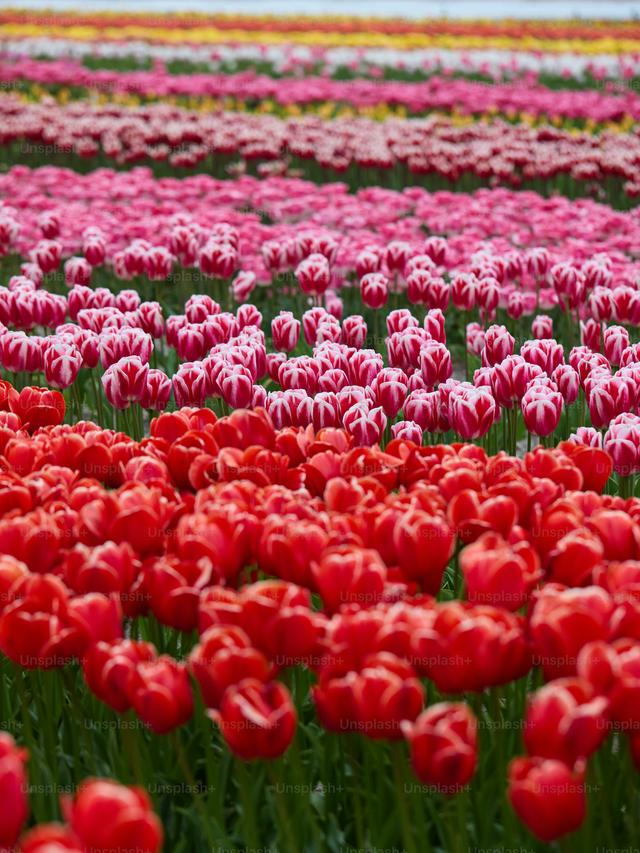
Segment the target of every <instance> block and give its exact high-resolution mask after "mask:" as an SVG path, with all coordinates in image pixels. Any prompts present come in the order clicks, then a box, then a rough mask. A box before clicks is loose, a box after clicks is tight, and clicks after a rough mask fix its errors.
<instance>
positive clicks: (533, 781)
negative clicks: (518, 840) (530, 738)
mask: <svg viewBox="0 0 640 853" xmlns="http://www.w3.org/2000/svg"><path fill="white" fill-rule="evenodd" d="M584 776H585V771H584V767H583V766H582V765H578V766H577V768H576V769H575V770H572V769H571V768H570V767H567V765H566V764H564V763H563V762H562V761H557V760H554V759H546V758H515V759H514V760H513V761H512V762H511V764H510V765H509V800H510V802H511V805H512V806H513V808H514V810H515V811H516V813H517V815H518V817H519V818H520V819H521V820H522V822H523V823H524V824H525V825H526V826H527V827H528V828H529V829H530V830H531V832H533V834H534V835H536V836H537V837H538V838H539V839H541V841H545V842H547V843H549V842H551V841H555V840H556V839H557V838H560V837H562V836H563V835H567V834H568V833H570V832H574V831H575V830H576V829H578V827H579V826H580V825H581V824H582V821H583V820H584V816H585V812H586V798H585V791H584Z"/></svg>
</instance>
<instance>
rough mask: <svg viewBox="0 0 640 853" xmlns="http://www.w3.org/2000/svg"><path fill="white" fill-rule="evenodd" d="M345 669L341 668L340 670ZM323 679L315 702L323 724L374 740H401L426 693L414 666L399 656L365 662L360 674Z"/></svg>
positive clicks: (326, 674) (382, 656)
mask: <svg viewBox="0 0 640 853" xmlns="http://www.w3.org/2000/svg"><path fill="white" fill-rule="evenodd" d="M340 668H341V667H340V666H339V665H338V667H337V669H338V670H339V669H340ZM332 674H333V673H332V669H331V668H329V670H328V671H327V672H326V673H325V674H324V675H322V677H321V681H320V685H319V687H317V688H315V690H314V694H313V696H314V701H315V703H316V707H317V709H318V716H319V717H320V720H321V722H322V724H323V725H324V726H325V727H326V728H328V729H329V730H331V731H337V732H341V733H344V732H346V731H356V732H359V733H360V734H363V735H365V736H366V737H368V738H371V739H372V740H382V739H384V740H387V739H397V738H400V737H401V736H402V735H401V732H400V726H401V723H402V722H403V721H406V720H415V718H416V717H417V716H418V714H419V713H420V711H421V710H422V707H423V705H424V690H423V687H422V685H421V683H420V681H419V680H418V679H417V678H416V677H415V673H414V671H413V669H412V668H411V666H410V665H409V664H407V663H406V662H405V661H402V660H401V659H400V658H396V656H395V655H392V654H389V653H385V652H383V653H381V654H379V655H375V656H371V657H370V658H369V659H365V661H364V662H363V666H362V669H361V671H360V672H348V673H347V674H346V675H344V676H342V677H337V678H333V677H332Z"/></svg>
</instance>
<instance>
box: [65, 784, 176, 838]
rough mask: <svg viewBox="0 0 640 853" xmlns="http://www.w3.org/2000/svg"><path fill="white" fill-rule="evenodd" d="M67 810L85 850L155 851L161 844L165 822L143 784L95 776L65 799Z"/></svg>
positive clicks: (67, 815) (75, 832)
mask: <svg viewBox="0 0 640 853" xmlns="http://www.w3.org/2000/svg"><path fill="white" fill-rule="evenodd" d="M64 812H65V817H66V819H67V821H68V823H69V825H70V827H71V829H72V831H73V833H74V835H75V836H76V837H77V838H78V840H79V841H80V842H81V844H82V845H83V847H84V849H86V850H104V851H115V850H138V851H140V853H156V851H159V850H160V847H161V845H162V825H161V823H160V821H159V820H158V818H157V816H156V815H155V814H154V813H153V811H152V808H151V801H150V799H149V797H148V796H147V794H146V793H145V792H144V791H143V790H141V789H140V788H129V787H126V786H125V785H120V784H118V783H117V782H112V781H110V780H108V779H92V780H89V781H86V782H84V783H83V785H82V786H81V787H80V789H79V790H78V793H77V794H76V796H75V798H74V799H73V800H67V801H65V803H64ZM105 816H108V819H105Z"/></svg>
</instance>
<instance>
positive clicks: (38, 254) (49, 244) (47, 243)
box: [31, 240, 62, 275]
mask: <svg viewBox="0 0 640 853" xmlns="http://www.w3.org/2000/svg"><path fill="white" fill-rule="evenodd" d="M61 258H62V244H61V243H59V242H58V241H57V240H40V242H39V243H38V244H37V245H36V246H35V248H34V249H33V250H32V252H31V261H32V262H33V263H35V264H37V265H38V266H39V267H40V269H41V270H42V272H43V273H44V274H45V275H48V274H49V273H52V272H54V271H55V270H57V269H58V267H59V266H60V260H61Z"/></svg>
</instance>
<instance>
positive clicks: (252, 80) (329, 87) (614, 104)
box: [0, 59, 640, 124]
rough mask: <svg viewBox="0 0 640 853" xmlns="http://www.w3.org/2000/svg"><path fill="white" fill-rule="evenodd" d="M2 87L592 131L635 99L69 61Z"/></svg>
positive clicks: (517, 87)
mask: <svg viewBox="0 0 640 853" xmlns="http://www.w3.org/2000/svg"><path fill="white" fill-rule="evenodd" d="M0 76H1V77H2V79H3V81H4V87H5V88H7V89H8V88H10V87H11V86H12V84H14V83H15V84H16V86H17V85H18V84H19V83H22V82H25V81H29V82H32V83H36V84H39V85H42V86H47V87H59V86H64V87H69V86H71V87H73V88H74V89H75V88H82V89H86V90H87V91H88V92H95V91H98V92H100V93H109V94H112V95H117V94H133V95H138V96H142V97H144V98H145V99H146V98H149V99H151V98H158V99H161V98H167V97H173V96H180V97H184V98H217V99H225V98H237V99H239V100H242V101H243V102H248V103H252V102H256V103H257V104H258V105H260V108H262V105H263V104H264V102H265V101H267V100H271V101H273V102H275V103H276V104H279V105H281V106H289V105H308V104H314V103H322V102H327V101H330V102H335V103H340V104H349V105H351V106H353V107H355V108H369V107H376V106H379V105H382V104H384V105H387V106H400V107H403V108H404V109H406V110H407V111H408V112H409V113H413V114H421V113H426V112H430V111H434V110H435V111H441V112H451V111H455V112H460V113H462V114H465V115H476V114H482V113H485V114H494V113H496V112H497V113H502V114H507V115H510V114H512V113H526V114H527V115H532V116H537V117H540V116H547V117H548V116H553V117H554V118H555V117H557V116H561V117H563V118H566V119H569V120H576V119H579V120H587V121H590V122H594V123H597V124H602V123H605V122H609V121H619V120H621V119H623V118H628V119H633V120H637V119H638V118H640V96H638V95H637V94H636V93H635V92H634V91H633V90H632V89H631V88H629V89H627V90H626V91H623V92H622V93H620V94H607V93H604V92H602V91H598V90H584V91H571V90H565V91H558V90H552V89H548V88H546V87H544V86H541V85H539V84H536V83H535V81H532V80H530V79H524V80H522V81H518V82H512V83H494V84H487V83H478V82H475V81H468V80H463V79H451V78H446V77H436V76H434V77H431V78H430V79H429V80H427V81H425V82H421V83H410V82H400V81H387V82H381V81H372V80H361V79H356V80H347V81H345V80H331V79H327V78H326V77H314V76H310V75H305V76H304V77H302V78H299V79H295V78H286V79H284V80H282V79H274V78H273V77H269V76H266V75H257V74H254V73H246V72H245V73H241V74H236V75H233V74H226V75H213V74H196V73H191V74H169V73H167V71H166V70H163V69H158V68H155V69H153V70H150V71H129V72H122V71H110V70H93V69H89V68H86V67H84V66H82V65H81V64H79V63H77V62H74V61H72V60H64V61H63V60H58V61H42V60H27V59H24V60H20V61H14V62H4V63H0Z"/></svg>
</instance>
